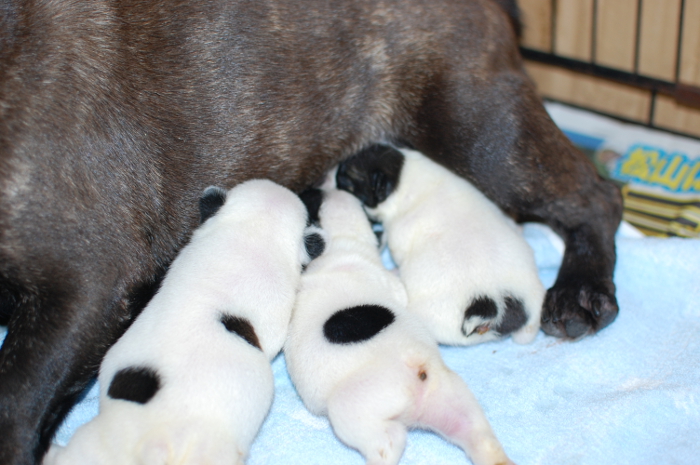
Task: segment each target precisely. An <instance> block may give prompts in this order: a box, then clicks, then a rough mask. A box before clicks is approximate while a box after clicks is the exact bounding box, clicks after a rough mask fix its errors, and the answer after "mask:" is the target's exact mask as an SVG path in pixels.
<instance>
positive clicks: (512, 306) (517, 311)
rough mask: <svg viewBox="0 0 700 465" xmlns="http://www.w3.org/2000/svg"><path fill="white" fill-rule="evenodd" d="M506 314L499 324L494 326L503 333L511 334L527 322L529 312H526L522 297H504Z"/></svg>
mask: <svg viewBox="0 0 700 465" xmlns="http://www.w3.org/2000/svg"><path fill="white" fill-rule="evenodd" d="M504 302H505V307H506V309H505V315H503V318H502V319H501V321H500V322H499V323H498V326H496V327H495V328H493V329H494V330H495V331H496V332H498V333H499V334H501V335H506V334H510V333H512V332H513V331H517V330H519V329H520V328H522V327H523V326H524V325H525V323H527V314H526V313H525V305H524V304H523V301H522V300H520V299H516V298H515V297H511V296H508V297H506V298H505V299H504Z"/></svg>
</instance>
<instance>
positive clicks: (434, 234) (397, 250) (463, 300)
mask: <svg viewBox="0 0 700 465" xmlns="http://www.w3.org/2000/svg"><path fill="white" fill-rule="evenodd" d="M336 181H337V185H338V188H340V189H344V190H347V191H349V192H352V193H353V194H354V195H356V196H357V197H358V198H359V199H361V200H362V201H363V203H364V204H365V206H366V207H367V212H368V214H369V215H370V217H372V219H374V220H376V221H379V222H381V223H382V224H383V226H384V234H385V241H386V243H387V245H388V247H389V250H390V251H391V254H392V256H393V258H394V260H395V261H396V263H397V265H398V268H399V274H400V276H401V280H402V282H403V283H404V285H405V286H406V291H407V293H408V309H409V310H410V311H411V312H413V313H415V314H417V315H419V316H420V317H421V318H423V320H424V321H425V323H426V325H427V326H428V327H429V328H430V330H431V332H432V333H433V335H434V336H435V338H436V339H437V340H438V342H440V343H443V344H455V345H469V344H477V343H480V342H485V341H490V340H494V339H498V338H502V337H505V336H508V335H512V336H513V340H514V341H515V342H518V343H529V342H531V341H532V340H533V339H534V338H535V336H536V335H537V332H538V331H539V328H540V315H541V312H542V303H543V300H544V295H545V290H544V287H543V286H542V283H541V282H540V280H539V277H538V274H537V266H536V264H535V259H534V254H533V251H532V249H531V248H530V246H529V245H528V244H527V242H526V241H525V239H524V238H523V236H522V232H521V231H520V230H519V228H518V226H517V225H516V224H515V222H513V221H512V220H511V219H510V218H508V217H507V216H506V215H505V214H504V213H503V212H502V211H501V210H500V209H499V208H498V207H497V206H496V205H495V204H494V203H493V202H491V201H490V200H488V199H487V198H486V196H484V194H482V193H481V192H480V191H478V190H477V189H476V188H475V187H474V186H473V185H471V184H470V183H469V182H467V181H466V180H464V179H463V178H461V177H459V176H457V175H455V174H454V173H452V172H450V171H449V170H447V169H446V168H444V167H442V166H440V165H438V164H437V163H435V162H433V161H432V160H430V159H428V158H427V157H425V156H423V155H422V154H420V153H418V152H416V151H413V150H407V149H401V150H398V149H395V148H393V147H389V146H385V145H374V146H371V147H369V148H367V149H365V150H363V151H361V152H360V153H358V154H357V155H355V156H354V157H352V158H350V159H348V160H346V161H345V162H343V163H341V164H340V165H339V166H338V170H337V175H336Z"/></svg>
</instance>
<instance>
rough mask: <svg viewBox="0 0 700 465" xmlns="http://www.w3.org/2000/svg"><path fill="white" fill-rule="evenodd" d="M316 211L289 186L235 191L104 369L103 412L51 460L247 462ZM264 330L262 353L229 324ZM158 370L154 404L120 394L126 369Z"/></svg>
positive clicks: (263, 184)
mask: <svg viewBox="0 0 700 465" xmlns="http://www.w3.org/2000/svg"><path fill="white" fill-rule="evenodd" d="M306 219H307V213H306V209H305V207H304V205H303V203H302V202H301V201H300V199H299V198H298V197H297V196H296V195H295V194H293V193H292V192H291V191H289V190H287V189H285V188H283V187H281V186H278V185H276V184H274V183H273V182H271V181H264V180H253V181H248V182H246V183H243V184H240V185H238V186H237V187H235V188H234V189H232V190H231V191H229V193H228V196H227V200H226V202H225V204H224V205H223V206H221V208H220V209H219V210H218V212H217V213H216V214H215V215H214V216H212V217H211V218H210V219H208V220H207V221H205V222H204V223H203V224H202V226H201V227H200V228H198V229H197V230H196V231H195V232H194V234H193V236H192V239H191V241H190V243H189V244H188V245H187V246H186V247H185V248H184V249H183V250H182V251H181V252H180V254H179V255H178V256H177V258H176V259H175V261H174V262H173V263H172V265H171V267H170V269H169V271H168V273H167V275H166V277H165V280H164V281H163V284H162V287H161V288H160V290H159V291H158V293H157V294H156V295H155V297H154V298H153V299H152V301H151V302H150V303H149V305H148V306H147V307H146V308H145V309H144V310H143V312H142V313H141V315H140V316H139V317H138V318H137V320H136V321H135V322H134V324H133V325H132V326H131V327H130V328H129V330H128V331H127V332H126V333H125V334H124V336H123V337H122V338H121V339H120V340H119V341H118V342H117V343H116V344H115V345H114V346H113V347H112V348H111V349H110V350H109V352H108V354H107V356H106V357H105V359H104V361H103V364H102V367H101V369H100V375H99V382H100V413H99V415H98V416H97V417H96V418H95V419H93V420H92V421H91V422H90V423H88V424H86V425H84V426H83V427H81V428H80V429H79V430H78V431H77V432H76V434H75V435H74V437H73V438H72V439H71V441H70V443H69V444H68V446H67V447H66V448H60V447H58V446H54V447H53V448H52V449H51V450H50V452H49V454H48V455H47V457H46V459H45V461H44V463H45V464H46V465H81V464H85V465H131V464H134V465H136V464H139V465H142V464H145V465H165V464H168V465H172V464H182V465H185V464H187V465H232V464H236V463H237V464H242V463H243V460H244V458H245V456H246V454H247V452H248V449H249V446H250V444H251V443H252V441H253V439H254V437H255V435H256V434H257V431H258V429H259V427H260V425H261V424H262V421H263V420H264V418H265V416H266V415H267V412H268V410H269V408H270V405H271V402H272V398H273V375H272V371H271V368H270V359H271V358H272V357H274V356H275V355H276V354H277V353H278V352H279V350H280V349H281V347H282V345H283V343H284V340H285V338H286V334H287V329H288V324H289V319H290V317H291V311H292V307H293V305H294V299H295V295H296V291H297V288H298V285H299V276H300V273H301V265H302V259H303V257H304V256H305V254H304V246H303V231H304V228H305V226H306ZM223 313H228V314H232V315H235V316H237V317H243V318H245V319H247V320H248V322H250V323H251V324H252V326H253V327H254V330H255V332H256V335H257V338H258V340H259V343H260V346H261V347H262V351H261V350H260V349H258V348H256V347H254V346H253V345H251V344H249V343H248V342H246V341H245V340H244V339H243V338H241V337H239V336H238V335H236V334H234V333H231V332H229V331H227V329H226V328H225V327H224V325H223V324H222V322H221V317H222V314H223ZM132 366H137V367H142V366H143V367H150V368H153V369H154V370H155V371H156V372H157V373H158V375H159V377H160V380H161V384H162V387H161V388H160V389H159V390H158V391H157V392H156V394H155V396H154V397H153V398H152V399H151V400H149V401H148V402H147V403H145V404H138V403H134V402H129V401H125V400H120V399H112V398H111V397H109V396H108V394H107V392H108V389H109V386H110V383H111V381H112V379H113V377H114V375H115V373H117V371H119V370H120V369H123V368H125V367H132Z"/></svg>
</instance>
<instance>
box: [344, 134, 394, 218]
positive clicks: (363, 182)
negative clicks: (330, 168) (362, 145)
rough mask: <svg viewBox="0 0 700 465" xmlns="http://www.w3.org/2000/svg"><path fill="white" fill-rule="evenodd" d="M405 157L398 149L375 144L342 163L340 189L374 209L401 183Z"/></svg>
mask: <svg viewBox="0 0 700 465" xmlns="http://www.w3.org/2000/svg"><path fill="white" fill-rule="evenodd" d="M403 163H404V156H403V154H402V153H401V152H399V151H398V150H397V149H395V148H394V147H390V146H388V145H381V144H375V145H371V146H369V147H367V148H366V149H363V150H361V151H360V152H358V153H357V154H355V155H353V156H352V157H350V158H348V159H347V160H345V161H343V162H341V163H340V164H339V165H338V172H337V174H336V177H335V181H336V184H337V186H338V189H342V190H345V191H348V192H350V193H351V194H353V195H354V196H355V197H357V198H358V199H360V200H361V201H362V203H364V204H365V205H366V206H368V207H370V208H374V207H376V206H377V205H379V204H380V203H382V202H383V201H385V200H386V199H387V197H389V196H390V195H391V193H392V192H394V190H395V189H396V186H398V184H399V178H400V177H401V169H402V168H403Z"/></svg>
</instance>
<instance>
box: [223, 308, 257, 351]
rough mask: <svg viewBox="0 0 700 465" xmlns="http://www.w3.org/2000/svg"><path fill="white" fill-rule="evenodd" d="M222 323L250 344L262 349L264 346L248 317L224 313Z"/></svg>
mask: <svg viewBox="0 0 700 465" xmlns="http://www.w3.org/2000/svg"><path fill="white" fill-rule="evenodd" d="M221 323H222V324H223V325H224V327H225V328H226V329H227V330H228V331H229V332H231V333H234V334H236V335H238V336H240V337H241V338H243V340H244V341H246V342H247V343H248V344H250V345H252V346H253V347H256V348H258V349H260V350H262V347H260V341H259V340H258V335H257V334H255V328H253V325H252V324H250V321H248V320H247V319H245V318H243V317H240V316H235V315H231V314H229V313H224V314H223V315H222V316H221Z"/></svg>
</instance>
